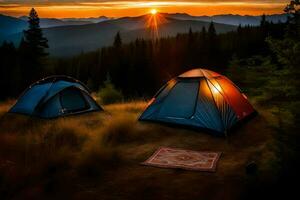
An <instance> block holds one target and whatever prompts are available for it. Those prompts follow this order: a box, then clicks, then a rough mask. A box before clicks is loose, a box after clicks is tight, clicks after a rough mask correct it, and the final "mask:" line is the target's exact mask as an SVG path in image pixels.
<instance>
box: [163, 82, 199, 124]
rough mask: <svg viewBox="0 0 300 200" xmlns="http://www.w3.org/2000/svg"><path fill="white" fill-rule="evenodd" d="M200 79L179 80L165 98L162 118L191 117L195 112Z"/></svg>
mask: <svg viewBox="0 0 300 200" xmlns="http://www.w3.org/2000/svg"><path fill="white" fill-rule="evenodd" d="M198 92H199V80H179V81H178V82H177V83H176V85H175V86H174V87H173V88H172V89H171V91H170V92H169V94H168V95H167V96H166V97H165V99H164V100H163V103H162V105H161V107H160V110H159V113H158V116H159V117H160V118H181V119H182V118H184V119H190V118H191V117H192V116H193V115H194V113H195V107H196V104H197V97H198Z"/></svg>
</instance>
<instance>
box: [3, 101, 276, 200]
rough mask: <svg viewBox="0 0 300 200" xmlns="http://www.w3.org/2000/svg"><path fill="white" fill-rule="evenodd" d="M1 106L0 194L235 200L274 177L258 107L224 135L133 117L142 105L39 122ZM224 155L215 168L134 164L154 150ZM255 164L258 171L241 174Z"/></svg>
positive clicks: (271, 146)
mask: <svg viewBox="0 0 300 200" xmlns="http://www.w3.org/2000/svg"><path fill="white" fill-rule="evenodd" d="M11 104H12V102H7V103H5V104H4V103H3V104H0V115H3V116H2V118H1V122H0V194H1V195H0V196H1V197H2V198H1V199H26V198H27V199H33V198H36V199H45V198H48V199H53V198H56V199H66V198H67V199H70V198H72V199H94V198H96V199H239V198H241V197H242V196H243V195H244V194H245V192H246V191H247V187H248V186H249V184H253V181H257V180H259V181H261V182H262V184H263V183H265V182H268V181H272V177H274V176H276V174H275V173H276V172H277V171H276V170H275V169H276V162H277V159H278V158H277V157H276V154H275V152H276V146H275V143H274V137H273V135H274V131H273V130H272V128H270V127H269V125H268V124H269V123H268V121H267V120H266V116H267V117H268V118H270V116H269V115H271V114H270V113H269V112H267V111H264V112H262V115H260V116H258V117H256V118H255V119H253V120H252V121H250V122H249V123H247V124H245V125H244V126H242V127H241V128H240V129H238V130H237V131H236V132H235V133H233V134H232V135H230V136H229V137H228V138H217V137H214V136H211V135H209V134H207V133H201V132H197V131H193V130H188V129H183V128H178V127H176V128H174V127H171V126H166V125H160V124H154V123H145V122H138V121H137V118H138V116H139V114H140V113H141V112H142V110H143V109H144V108H145V106H146V103H145V102H143V101H135V102H134V101H133V102H129V103H120V104H112V105H107V106H105V107H104V109H105V110H106V111H107V113H90V114H85V115H81V116H74V117H68V118H62V119H57V120H50V121H47V120H39V119H33V118H28V117H24V116H20V115H13V114H8V115H4V113H5V112H6V111H7V110H8V108H9V107H10V105H11ZM160 146H169V147H180V148H186V149H191V150H200V151H201V150H206V151H207V150H208V151H221V152H223V155H222V158H221V160H220V162H219V165H218V169H217V172H216V173H205V172H191V171H184V170H174V169H160V168H154V167H146V166H142V165H140V162H143V161H144V160H146V159H147V158H148V157H149V156H150V155H151V154H152V153H153V152H154V151H155V150H156V149H157V148H158V147H160ZM250 161H255V162H256V163H257V164H258V172H257V173H256V174H255V175H247V174H246V173H245V165H246V164H247V163H248V162H250Z"/></svg>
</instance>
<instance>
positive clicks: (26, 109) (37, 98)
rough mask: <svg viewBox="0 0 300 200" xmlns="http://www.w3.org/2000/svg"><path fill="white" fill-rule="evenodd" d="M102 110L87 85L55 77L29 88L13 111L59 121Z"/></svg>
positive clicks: (69, 78)
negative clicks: (58, 119)
mask: <svg viewBox="0 0 300 200" xmlns="http://www.w3.org/2000/svg"><path fill="white" fill-rule="evenodd" d="M101 110H103V109H102V108H101V107H100V106H99V105H98V104H97V103H96V101H95V100H94V99H93V98H92V97H91V96H90V90H89V89H88V88H87V87H86V86H85V85H84V84H83V83H81V82H80V81H78V80H76V79H74V78H71V77H68V76H51V77H48V78H45V79H42V80H40V81H37V82H36V83H34V84H32V85H31V86H29V87H28V88H27V89H26V90H25V92H24V93H23V94H22V95H21V97H20V98H19V99H18V101H17V102H16V104H15V105H14V106H13V107H12V108H11V109H10V111H9V112H11V113H20V114H25V115H30V116H35V117H40V118H56V117H60V116H66V115H73V114H79V113H85V112H92V111H101Z"/></svg>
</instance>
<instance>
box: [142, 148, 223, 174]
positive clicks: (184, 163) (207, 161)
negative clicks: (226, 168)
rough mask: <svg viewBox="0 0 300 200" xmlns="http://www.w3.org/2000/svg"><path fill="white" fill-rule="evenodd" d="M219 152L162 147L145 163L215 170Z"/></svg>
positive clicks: (198, 169)
mask: <svg viewBox="0 0 300 200" xmlns="http://www.w3.org/2000/svg"><path fill="white" fill-rule="evenodd" d="M220 156H221V153H219V152H201V151H190V150H184V149H175V148H168V147H160V148H159V149H158V150H157V151H156V152H155V153H154V154H153V155H152V156H151V157H150V158H149V159H148V160H146V161H145V162H143V163H142V164H143V165H149V166H154V167H163V168H180V169H187V170H195V171H208V172H215V171H216V167H217V162H218V160H219V158H220Z"/></svg>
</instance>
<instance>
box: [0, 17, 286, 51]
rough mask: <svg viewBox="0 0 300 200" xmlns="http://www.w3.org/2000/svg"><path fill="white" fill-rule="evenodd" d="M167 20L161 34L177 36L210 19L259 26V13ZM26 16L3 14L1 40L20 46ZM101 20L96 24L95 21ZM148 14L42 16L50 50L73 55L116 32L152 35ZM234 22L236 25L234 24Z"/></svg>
mask: <svg viewBox="0 0 300 200" xmlns="http://www.w3.org/2000/svg"><path fill="white" fill-rule="evenodd" d="M160 15H161V16H162V17H163V18H164V20H163V21H164V23H162V24H160V25H159V36H161V37H162V36H174V35H176V34H177V33H185V32H188V30H189V28H192V30H193V31H200V30H201V29H202V27H203V26H204V27H206V28H207V27H208V26H209V23H210V22H211V21H214V22H215V27H216V30H217V32H218V33H224V32H228V31H232V30H235V29H236V25H238V24H242V25H245V24H250V25H259V23H260V17H259V16H240V15H216V16H212V17H208V16H191V15H188V14H185V13H183V14H182V13H176V14H160ZM286 18H287V16H286V15H271V16H267V20H270V21H272V22H278V21H285V20H286ZM25 20H27V18H25V17H21V18H14V17H9V16H4V15H0V43H1V42H2V41H3V40H8V41H13V42H14V43H15V44H16V45H18V43H19V41H20V38H21V36H22V30H23V29H26V28H27V22H26V21H25ZM97 20H98V21H100V22H98V23H95V22H97ZM148 20H149V15H143V16H139V17H123V18H118V19H110V18H107V17H104V16H101V17H99V18H82V19H81V18H68V19H44V18H42V19H41V27H43V32H44V34H45V36H46V37H47V38H48V40H49V45H50V53H51V55H53V56H72V55H76V54H79V53H80V52H83V51H84V52H86V51H91V50H95V49H97V48H100V47H103V46H108V45H112V43H113V39H114V36H115V34H116V33H117V32H118V31H119V32H120V33H121V37H122V40H123V42H130V41H133V40H135V39H136V38H146V39H147V38H150V36H151V34H150V32H151V31H150V30H149V28H147V23H148ZM232 24H234V25H232Z"/></svg>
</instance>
